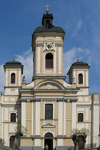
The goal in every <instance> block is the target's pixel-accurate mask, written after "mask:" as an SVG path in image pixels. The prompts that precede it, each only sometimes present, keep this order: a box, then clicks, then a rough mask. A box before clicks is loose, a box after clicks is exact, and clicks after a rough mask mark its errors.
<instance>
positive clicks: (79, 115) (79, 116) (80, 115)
mask: <svg viewBox="0 0 100 150" xmlns="http://www.w3.org/2000/svg"><path fill="white" fill-rule="evenodd" d="M78 122H83V113H79V114H78Z"/></svg>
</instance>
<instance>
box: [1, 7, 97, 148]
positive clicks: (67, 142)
mask: <svg viewBox="0 0 100 150" xmlns="http://www.w3.org/2000/svg"><path fill="white" fill-rule="evenodd" d="M52 21H53V15H52V14H49V12H48V9H47V11H46V13H45V14H44V15H43V17H42V26H40V27H37V28H36V29H35V31H34V32H33V34H32V51H33V54H34V55H33V72H34V73H33V77H32V81H31V82H30V83H26V81H25V77H23V79H21V76H22V74H23V65H22V64H21V63H20V62H17V61H15V60H14V61H10V62H7V63H5V65H4V71H5V87H4V94H2V93H0V138H1V139H3V140H4V144H5V145H7V146H10V147H13V144H14V139H15V134H16V131H15V129H16V127H18V126H21V127H23V128H25V129H27V132H23V131H22V136H20V149H22V150H32V149H34V150H35V149H43V148H44V147H45V145H46V144H48V146H49V150H52V149H55V148H56V149H64V148H66V149H67V147H70V146H73V145H74V144H73V141H72V130H73V129H82V128H85V129H88V130H89V131H90V134H89V136H87V138H86V144H91V143H93V144H96V146H98V144H99V139H98V134H99V98H98V97H99V95H98V93H93V94H89V68H90V66H89V65H88V64H87V63H84V62H80V61H77V62H73V64H72V65H71V67H70V69H69V71H68V73H67V74H68V76H69V83H67V82H66V81H65V79H66V77H65V76H64V75H63V41H64V35H65V32H64V30H63V29H62V28H60V27H57V26H54V25H53V24H52ZM29 71H30V70H29Z"/></svg>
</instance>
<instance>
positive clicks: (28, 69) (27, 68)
mask: <svg viewBox="0 0 100 150" xmlns="http://www.w3.org/2000/svg"><path fill="white" fill-rule="evenodd" d="M16 60H17V61H19V62H21V63H22V65H23V66H24V68H23V76H24V75H25V78H26V82H27V83H28V82H31V81H32V76H33V53H32V50H31V48H30V49H29V50H28V51H26V52H25V53H24V54H23V55H16Z"/></svg>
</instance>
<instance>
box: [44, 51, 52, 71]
mask: <svg viewBox="0 0 100 150" xmlns="http://www.w3.org/2000/svg"><path fill="white" fill-rule="evenodd" d="M45 61H46V68H47V69H52V68H53V55H52V54H51V53H48V54H46V58H45Z"/></svg>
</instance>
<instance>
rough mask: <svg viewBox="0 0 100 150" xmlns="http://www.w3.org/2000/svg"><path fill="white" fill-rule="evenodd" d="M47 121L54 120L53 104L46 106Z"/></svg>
mask: <svg viewBox="0 0 100 150" xmlns="http://www.w3.org/2000/svg"><path fill="white" fill-rule="evenodd" d="M45 119H46V120H49V119H53V104H45Z"/></svg>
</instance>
